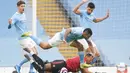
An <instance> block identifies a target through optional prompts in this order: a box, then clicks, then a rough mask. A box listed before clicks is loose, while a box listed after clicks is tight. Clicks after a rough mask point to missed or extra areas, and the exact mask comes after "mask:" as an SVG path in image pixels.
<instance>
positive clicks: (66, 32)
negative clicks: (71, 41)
mask: <svg viewBox="0 0 130 73" xmlns="http://www.w3.org/2000/svg"><path fill="white" fill-rule="evenodd" d="M70 33H71V29H70V28H68V29H66V31H65V34H64V38H63V41H64V42H66V38H67V36H68V35H69V34H70Z"/></svg>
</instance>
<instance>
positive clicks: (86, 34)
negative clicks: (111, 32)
mask: <svg viewBox="0 0 130 73" xmlns="http://www.w3.org/2000/svg"><path fill="white" fill-rule="evenodd" d="M82 35H83V37H84V38H85V39H88V38H89V37H91V36H92V30H91V29H90V28H86V29H84V31H83V34H82Z"/></svg>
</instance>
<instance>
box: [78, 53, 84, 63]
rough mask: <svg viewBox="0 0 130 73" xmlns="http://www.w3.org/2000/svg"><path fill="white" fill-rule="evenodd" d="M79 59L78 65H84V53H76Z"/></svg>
mask: <svg viewBox="0 0 130 73" xmlns="http://www.w3.org/2000/svg"><path fill="white" fill-rule="evenodd" d="M78 54H79V57H80V63H84V51H81V52H78Z"/></svg>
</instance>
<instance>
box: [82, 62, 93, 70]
mask: <svg viewBox="0 0 130 73" xmlns="http://www.w3.org/2000/svg"><path fill="white" fill-rule="evenodd" d="M88 67H92V65H91V64H86V63H83V64H80V68H81V69H83V68H88Z"/></svg>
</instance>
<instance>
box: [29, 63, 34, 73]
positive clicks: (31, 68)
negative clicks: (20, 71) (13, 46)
mask: <svg viewBox="0 0 130 73" xmlns="http://www.w3.org/2000/svg"><path fill="white" fill-rule="evenodd" d="M33 68H34V67H33V65H32V64H30V72H34V70H33Z"/></svg>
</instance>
